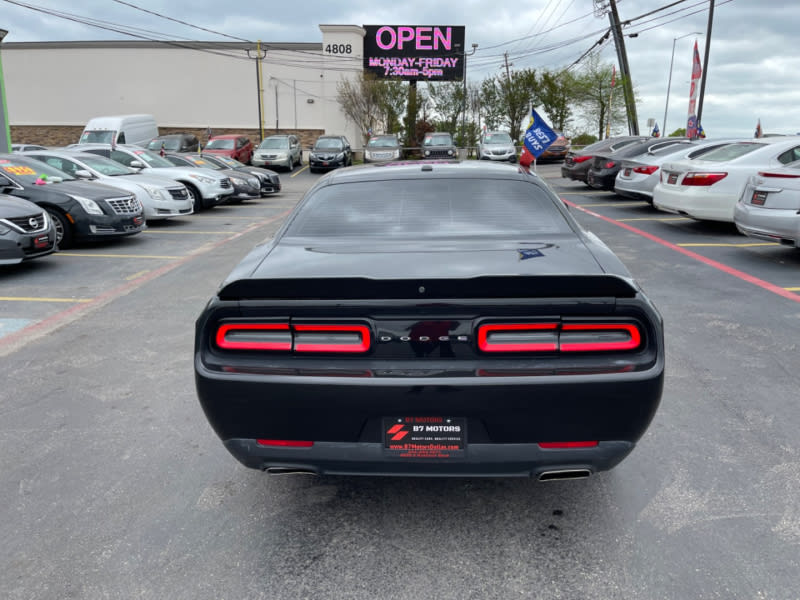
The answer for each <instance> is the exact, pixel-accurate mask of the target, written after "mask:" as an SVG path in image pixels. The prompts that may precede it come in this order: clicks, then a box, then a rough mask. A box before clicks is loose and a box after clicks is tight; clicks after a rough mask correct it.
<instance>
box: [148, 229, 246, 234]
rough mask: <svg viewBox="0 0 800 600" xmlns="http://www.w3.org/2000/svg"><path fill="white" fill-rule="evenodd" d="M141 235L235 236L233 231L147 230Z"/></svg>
mask: <svg viewBox="0 0 800 600" xmlns="http://www.w3.org/2000/svg"><path fill="white" fill-rule="evenodd" d="M142 233H169V234H173V235H235V234H236V232H235V231H154V230H152V229H148V230H146V231H143V232H142Z"/></svg>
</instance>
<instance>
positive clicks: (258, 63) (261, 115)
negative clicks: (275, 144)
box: [247, 40, 267, 141]
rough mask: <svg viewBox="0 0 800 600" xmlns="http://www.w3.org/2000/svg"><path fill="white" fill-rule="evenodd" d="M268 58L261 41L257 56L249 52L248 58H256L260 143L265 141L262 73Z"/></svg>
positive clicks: (258, 43) (259, 41)
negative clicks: (263, 62) (262, 66)
mask: <svg viewBox="0 0 800 600" xmlns="http://www.w3.org/2000/svg"><path fill="white" fill-rule="evenodd" d="M266 56H267V51H266V50H264V51H263V53H262V51H261V40H258V42H257V43H256V55H255V56H251V55H250V50H248V51H247V57H248V58H254V59H255V61H256V89H257V93H258V131H259V135H260V138H259V141H260V140H263V139H264V85H263V81H264V75H263V73H262V71H261V61H262V60H264V58H266Z"/></svg>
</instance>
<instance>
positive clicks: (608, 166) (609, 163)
mask: <svg viewBox="0 0 800 600" xmlns="http://www.w3.org/2000/svg"><path fill="white" fill-rule="evenodd" d="M616 164H617V163H615V162H614V161H613V160H610V161H608V162H607V163H606V164H605V165H603V168H605V169H613V168H614V166H616Z"/></svg>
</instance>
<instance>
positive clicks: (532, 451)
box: [225, 439, 634, 479]
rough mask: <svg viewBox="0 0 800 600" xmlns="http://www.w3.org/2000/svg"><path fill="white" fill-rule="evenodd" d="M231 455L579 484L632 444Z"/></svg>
mask: <svg viewBox="0 0 800 600" xmlns="http://www.w3.org/2000/svg"><path fill="white" fill-rule="evenodd" d="M225 447H226V448H227V449H228V451H229V452H230V453H231V454H232V455H233V456H234V457H235V458H236V459H237V460H239V461H240V462H241V463H242V464H243V465H245V466H247V467H250V468H252V469H260V470H262V471H270V472H275V473H280V472H284V473H297V472H300V473H310V474H315V475H383V476H416V477H533V478H540V477H541V478H542V479H574V478H578V477H582V476H588V475H590V474H594V473H597V472H599V471H606V470H608V469H611V468H612V467H614V466H616V465H617V464H618V463H619V462H620V461H621V460H622V459H624V458H625V457H626V456H627V455H628V454H629V453H630V452H631V451H632V450H633V448H634V444H633V443H632V442H627V441H606V442H600V443H599V444H598V445H597V446H594V447H591V448H570V449H550V448H542V447H540V446H539V445H538V444H470V445H468V446H467V447H466V449H465V450H464V454H463V456H461V457H457V458H418V459H409V458H403V457H400V456H395V455H393V454H392V453H391V452H392V451H389V450H387V449H386V448H385V447H384V445H383V444H381V443H368V442H356V443H347V442H317V443H315V444H314V445H313V446H312V447H310V448H279V447H273V446H263V445H261V444H259V443H258V442H257V440H254V439H230V440H227V441H226V442H225Z"/></svg>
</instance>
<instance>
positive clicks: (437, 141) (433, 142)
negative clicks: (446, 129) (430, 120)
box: [422, 133, 453, 146]
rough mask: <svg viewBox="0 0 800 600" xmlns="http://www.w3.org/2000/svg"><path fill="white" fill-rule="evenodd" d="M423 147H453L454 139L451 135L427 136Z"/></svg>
mask: <svg viewBox="0 0 800 600" xmlns="http://www.w3.org/2000/svg"><path fill="white" fill-rule="evenodd" d="M422 145H423V146H452V145H453V138H452V137H450V134H449V133H437V134H435V135H426V136H425V140H424V141H423V142H422Z"/></svg>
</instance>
